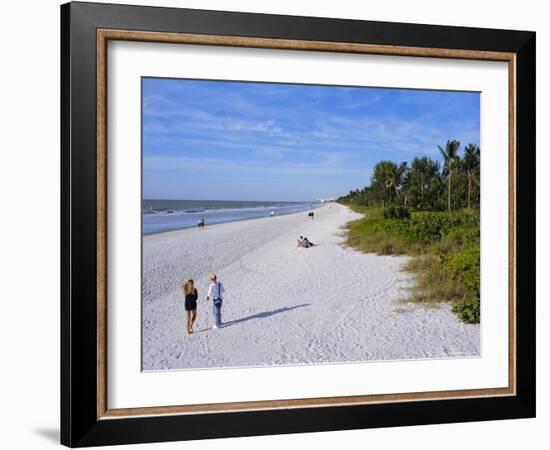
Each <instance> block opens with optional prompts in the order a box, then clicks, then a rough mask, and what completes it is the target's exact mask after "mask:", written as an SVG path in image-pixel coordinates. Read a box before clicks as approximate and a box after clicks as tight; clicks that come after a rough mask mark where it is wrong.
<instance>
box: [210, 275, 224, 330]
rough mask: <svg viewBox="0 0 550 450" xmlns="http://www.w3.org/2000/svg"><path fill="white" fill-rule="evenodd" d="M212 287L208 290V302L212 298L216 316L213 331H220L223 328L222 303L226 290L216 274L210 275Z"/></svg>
mask: <svg viewBox="0 0 550 450" xmlns="http://www.w3.org/2000/svg"><path fill="white" fill-rule="evenodd" d="M210 281H212V283H211V284H210V287H209V288H208V295H207V296H206V300H210V298H212V308H213V315H214V326H213V327H212V328H213V329H218V328H220V327H221V326H222V303H223V294H224V292H225V289H224V287H223V284H222V283H220V282H219V281H218V277H217V276H216V274H214V273H212V274H210Z"/></svg>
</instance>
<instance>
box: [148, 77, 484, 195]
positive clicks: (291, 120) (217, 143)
mask: <svg viewBox="0 0 550 450" xmlns="http://www.w3.org/2000/svg"><path fill="white" fill-rule="evenodd" d="M143 88H144V89H143V93H144V98H143V142H144V148H143V151H144V182H145V185H146V186H153V185H155V180H157V184H158V185H161V184H162V180H161V178H162V177H163V176H168V173H180V172H181V173H183V172H185V173H186V177H187V178H188V177H189V176H191V177H201V176H205V174H212V173H219V168H223V169H224V170H228V171H232V172H236V173H240V174H242V177H243V181H242V182H243V183H245V184H246V180H245V178H246V177H249V178H250V180H251V181H250V186H249V188H250V189H258V188H259V187H258V186H256V185H255V184H254V183H256V184H257V176H256V175H257V174H258V173H261V174H262V177H263V178H264V179H265V181H266V184H267V185H269V183H270V182H274V180H277V182H278V183H281V181H282V180H283V178H282V177H284V183H286V185H288V191H289V195H290V192H292V190H295V189H296V188H297V186H298V185H299V184H300V183H310V184H314V187H317V188H318V190H319V191H320V193H319V195H318V196H327V195H329V194H330V195H338V194H340V193H343V192H346V191H347V190H349V189H350V188H354V187H358V186H354V185H350V184H351V183H363V184H365V183H366V182H367V180H368V178H369V176H370V170H371V169H372V167H373V165H374V163H375V162H376V161H378V160H381V159H394V160H397V161H401V160H407V159H411V158H412V157H414V156H418V155H428V156H431V157H436V158H438V157H439V155H438V152H437V145H438V144H444V143H445V141H446V140H447V139H458V140H460V141H461V142H463V143H464V144H466V143H469V142H472V143H475V144H479V95H478V94H472V93H453V92H431V91H411V90H398V89H374V88H343V87H324V86H298V85H285V84H261V83H235V82H210V81H193V80H160V79H146V80H145V81H144V85H143ZM213 167H215V168H217V169H212V168H213ZM189 168H191V169H192V172H191V173H192V175H190V174H189ZM163 174H164V175H163ZM255 174H256V175H255ZM327 179H330V183H328V182H327ZM336 180H339V181H336ZM363 180H364V181H363ZM325 185H326V186H330V187H329V188H330V189H331V192H326V189H328V188H325ZM334 190H338V191H339V192H333V191H334ZM321 191H323V192H322V193H321ZM167 195H168V193H167ZM266 195H267V192H266ZM172 196H173V195H172ZM266 198H267V197H266Z"/></svg>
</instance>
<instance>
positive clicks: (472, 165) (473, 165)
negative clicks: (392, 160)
mask: <svg viewBox="0 0 550 450" xmlns="http://www.w3.org/2000/svg"><path fill="white" fill-rule="evenodd" d="M480 156H481V154H480V150H479V147H478V146H477V145H474V144H468V145H467V147H466V148H465V149H464V156H463V158H462V167H463V168H464V170H465V171H466V173H467V174H468V209H470V197H471V195H472V175H473V174H474V173H475V172H476V170H477V169H478V168H479V165H480Z"/></svg>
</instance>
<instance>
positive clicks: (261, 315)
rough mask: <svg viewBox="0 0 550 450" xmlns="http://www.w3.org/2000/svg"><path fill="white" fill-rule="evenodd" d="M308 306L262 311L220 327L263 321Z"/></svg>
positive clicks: (306, 304)
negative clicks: (256, 320)
mask: <svg viewBox="0 0 550 450" xmlns="http://www.w3.org/2000/svg"><path fill="white" fill-rule="evenodd" d="M310 305H311V303H304V304H302V305H296V306H291V307H288V306H285V307H284V308H278V309H274V310H272V311H264V312H261V313H257V314H253V315H251V316H247V317H243V318H242V319H236V320H231V321H229V322H226V323H224V324H223V325H222V327H223V328H226V327H231V326H233V325H238V324H240V323H243V322H248V321H249V320H255V319H265V318H266V317H271V316H274V315H275V314H281V313H285V312H288V311H292V310H294V309H298V308H304V307H305V306H310Z"/></svg>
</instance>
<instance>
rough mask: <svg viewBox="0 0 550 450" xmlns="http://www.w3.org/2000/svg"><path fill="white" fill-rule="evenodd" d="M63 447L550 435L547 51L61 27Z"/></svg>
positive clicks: (172, 18) (314, 31)
mask: <svg viewBox="0 0 550 450" xmlns="http://www.w3.org/2000/svg"><path fill="white" fill-rule="evenodd" d="M61 56H62V67H61V69H62V70H61V76H62V79H61V88H62V89H61V123H62V129H61V142H62V149H61V174H62V179H61V188H62V189H61V191H62V192H61V202H62V220H61V223H62V229H61V238H62V239H61V242H62V246H61V255H62V258H61V259H62V268H61V269H62V280H61V287H62V289H61V291H62V296H61V314H62V316H61V365H62V367H61V368H62V371H61V387H62V389H61V391H62V395H61V442H62V443H63V444H64V445H67V446H71V447H80V446H93V445H109V444H126V443H142V442H161V441H176V440H189V439H205V438H219V437H235V436H251V435H265V434H279V433H300V432H315V431H328V430H344V429H354V428H371V427H386V426H402V425H417V424H433V423H445V422H465V421H480V420H494V419H510V418H527V417H534V415H535V270H534V267H535V176H534V173H535V170H534V168H535V33H533V32H528V31H509V30H494V29H478V28H459V27H448V26H433V25H419V24H403V23H382V22H369V21H353V20H341V19H329V18H312V17H294V16H279V15H264V14H250V13H233V12H218V11H202V10H190V9H171V8H154V7H137V6H125V5H110V4H94V3H78V2H77V3H68V4H65V5H63V6H62V7H61Z"/></svg>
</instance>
